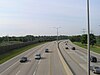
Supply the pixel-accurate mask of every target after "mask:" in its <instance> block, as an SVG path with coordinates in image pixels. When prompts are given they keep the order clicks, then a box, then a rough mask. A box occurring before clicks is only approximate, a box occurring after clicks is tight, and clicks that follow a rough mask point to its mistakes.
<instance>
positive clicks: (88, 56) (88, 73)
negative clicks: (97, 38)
mask: <svg viewBox="0 0 100 75" xmlns="http://www.w3.org/2000/svg"><path fill="white" fill-rule="evenodd" d="M89 13H90V9H89V0H87V24H88V47H87V48H88V53H87V54H88V55H87V58H88V59H87V68H88V71H87V75H90V15H89Z"/></svg>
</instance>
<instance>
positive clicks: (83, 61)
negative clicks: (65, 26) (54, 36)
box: [60, 41, 100, 75]
mask: <svg viewBox="0 0 100 75" xmlns="http://www.w3.org/2000/svg"><path fill="white" fill-rule="evenodd" d="M66 43H67V45H66V44H65V41H63V42H61V43H60V50H61V52H62V53H63V55H64V57H65V59H66V61H67V63H68V64H69V66H70V68H71V70H72V71H73V73H74V74H75V75H86V74H87V52H86V50H85V49H83V48H81V47H78V46H77V45H74V44H73V43H72V42H71V41H67V42H66ZM66 47H68V49H65V48H66ZM72 47H75V48H76V50H72V49H71V48H72ZM91 55H92V56H96V57H97V59H98V62H97V63H92V62H91V66H93V65H94V66H100V54H96V53H94V52H91ZM90 73H91V75H98V74H94V73H93V72H92V71H91V72H90Z"/></svg>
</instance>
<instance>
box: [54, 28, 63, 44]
mask: <svg viewBox="0 0 100 75" xmlns="http://www.w3.org/2000/svg"><path fill="white" fill-rule="evenodd" d="M53 28H56V29H57V45H58V40H59V38H58V35H59V34H58V33H59V32H58V31H59V28H61V27H53Z"/></svg>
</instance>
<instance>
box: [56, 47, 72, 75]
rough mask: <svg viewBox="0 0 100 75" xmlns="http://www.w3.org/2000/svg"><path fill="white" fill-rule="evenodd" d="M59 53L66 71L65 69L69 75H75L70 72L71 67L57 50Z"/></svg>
mask: <svg viewBox="0 0 100 75" xmlns="http://www.w3.org/2000/svg"><path fill="white" fill-rule="evenodd" d="M57 51H58V55H59V58H60V60H61V62H62V64H63V67H64V69H65V71H66V73H67V75H74V74H73V73H72V71H71V70H70V68H69V66H68V65H67V64H66V62H65V60H64V59H63V57H62V55H61V54H60V52H59V49H58V48H57Z"/></svg>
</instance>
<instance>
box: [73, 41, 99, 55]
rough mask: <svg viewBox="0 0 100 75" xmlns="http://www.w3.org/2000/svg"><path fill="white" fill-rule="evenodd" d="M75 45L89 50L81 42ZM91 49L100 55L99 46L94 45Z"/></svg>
mask: <svg viewBox="0 0 100 75" xmlns="http://www.w3.org/2000/svg"><path fill="white" fill-rule="evenodd" d="M73 43H74V44H76V45H78V46H80V47H83V48H85V49H87V46H86V45H83V44H82V43H81V42H73ZM90 49H91V51H93V52H96V53H99V54H100V47H99V46H96V45H94V46H93V47H92V46H90Z"/></svg>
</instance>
